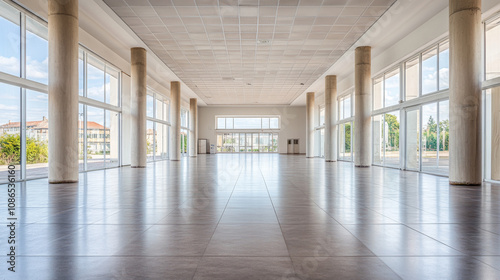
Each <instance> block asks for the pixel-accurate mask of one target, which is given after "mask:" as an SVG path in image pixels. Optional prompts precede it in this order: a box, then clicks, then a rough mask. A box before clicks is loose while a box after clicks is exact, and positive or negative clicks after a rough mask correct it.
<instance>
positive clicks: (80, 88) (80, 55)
mask: <svg viewBox="0 0 500 280" xmlns="http://www.w3.org/2000/svg"><path fill="white" fill-rule="evenodd" d="M83 74H84V63H83V51H82V50H79V51H78V94H79V95H80V96H84V95H83V94H84V92H83V83H84V81H83Z"/></svg>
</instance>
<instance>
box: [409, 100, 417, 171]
mask: <svg viewBox="0 0 500 280" xmlns="http://www.w3.org/2000/svg"><path fill="white" fill-rule="evenodd" d="M406 168H407V169H410V170H420V110H418V109H417V110H413V111H409V112H407V113H406Z"/></svg>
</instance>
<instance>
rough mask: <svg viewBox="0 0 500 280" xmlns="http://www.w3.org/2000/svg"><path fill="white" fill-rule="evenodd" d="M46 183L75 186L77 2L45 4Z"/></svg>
mask: <svg viewBox="0 0 500 280" xmlns="http://www.w3.org/2000/svg"><path fill="white" fill-rule="evenodd" d="M48 5H49V10H48V20H49V24H48V26H49V128H50V133H49V183H54V184H57V183H73V182H78V0H67V1H57V0H49V1H48Z"/></svg>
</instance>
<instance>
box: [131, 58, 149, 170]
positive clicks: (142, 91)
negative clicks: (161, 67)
mask: <svg viewBox="0 0 500 280" xmlns="http://www.w3.org/2000/svg"><path fill="white" fill-rule="evenodd" d="M146 59H147V58H146V50H145V49H143V48H132V49H131V75H130V79H131V89H130V93H131V102H130V114H131V126H130V132H131V136H132V138H131V139H130V140H131V141H130V142H131V157H130V163H131V166H132V167H133V168H144V167H146V161H147V142H146V110H147V108H146V98H147V88H146V85H147V69H146V67H147V64H146Z"/></svg>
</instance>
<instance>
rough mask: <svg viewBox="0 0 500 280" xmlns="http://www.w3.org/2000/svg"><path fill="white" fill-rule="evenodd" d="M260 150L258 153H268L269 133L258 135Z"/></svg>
mask: <svg viewBox="0 0 500 280" xmlns="http://www.w3.org/2000/svg"><path fill="white" fill-rule="evenodd" d="M259 146H260V149H259V152H262V153H267V152H269V133H261V134H260V145H259Z"/></svg>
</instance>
